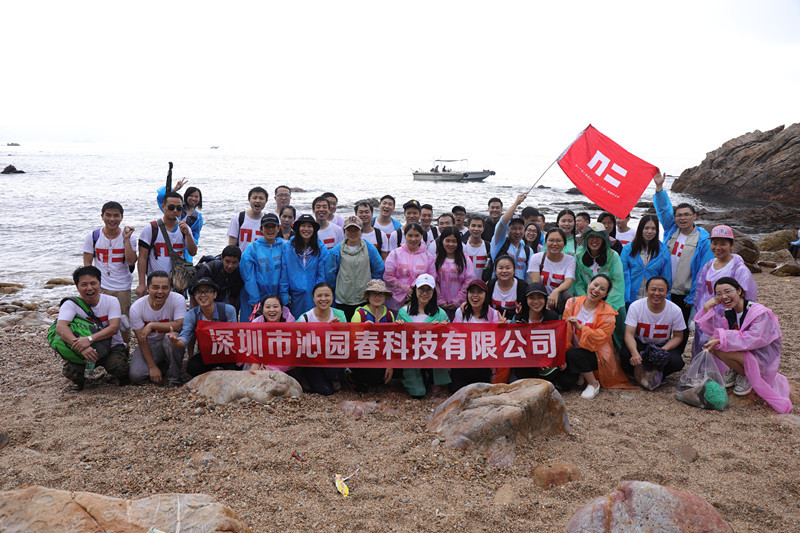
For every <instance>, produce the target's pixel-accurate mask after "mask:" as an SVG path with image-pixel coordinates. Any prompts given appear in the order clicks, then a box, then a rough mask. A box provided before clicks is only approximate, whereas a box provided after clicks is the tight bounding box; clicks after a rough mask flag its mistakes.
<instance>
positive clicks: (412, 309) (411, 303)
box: [408, 285, 439, 316]
mask: <svg viewBox="0 0 800 533" xmlns="http://www.w3.org/2000/svg"><path fill="white" fill-rule="evenodd" d="M438 301H439V298H438V296H437V294H436V287H434V288H433V296H432V297H431V301H430V302H428V304H427V305H426V306H425V314H426V315H428V316H436V313H438V312H439V304H437V303H436V302H438ZM418 312H419V298H417V286H416V285H414V286H413V287H412V290H411V294H410V295H409V297H408V314H409V315H416V314H417V313H418Z"/></svg>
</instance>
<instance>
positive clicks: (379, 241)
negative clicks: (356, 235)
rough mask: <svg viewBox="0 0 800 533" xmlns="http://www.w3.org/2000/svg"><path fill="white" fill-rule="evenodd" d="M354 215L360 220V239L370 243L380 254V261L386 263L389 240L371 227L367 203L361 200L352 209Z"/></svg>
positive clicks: (369, 208)
mask: <svg viewBox="0 0 800 533" xmlns="http://www.w3.org/2000/svg"><path fill="white" fill-rule="evenodd" d="M353 211H355V215H356V216H357V217H358V219H359V220H361V228H362V229H361V238H362V239H364V240H365V241H367V242H369V243H372V245H373V246H375V248H377V249H378V252H380V254H381V259H383V260H384V261H386V257H387V256H388V255H389V240H388V239H387V238H386V237H385V236H384V234H383V232H380V231H376V230H375V228H373V227H372V221H373V218H372V206H371V205H370V204H369V202H367V201H365V200H362V201H360V202H358V203H357V204H356V206H355V207H354V208H353Z"/></svg>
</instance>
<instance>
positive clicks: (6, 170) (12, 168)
mask: <svg viewBox="0 0 800 533" xmlns="http://www.w3.org/2000/svg"><path fill="white" fill-rule="evenodd" d="M0 174H25V171H24V170H17V167H15V166H14V165H8V166H7V167H6V168H4V169H3V172H0Z"/></svg>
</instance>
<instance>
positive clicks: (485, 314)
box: [464, 285, 491, 322]
mask: <svg viewBox="0 0 800 533" xmlns="http://www.w3.org/2000/svg"><path fill="white" fill-rule="evenodd" d="M473 289H478V290H480V291H482V292H483V295H484V296H483V305H482V306H481V314H480V316H478V318H482V319H486V318H489V300H491V298H490V297H489V292H488V291H484V290H483V288H482V287H479V286H478V285H473V286H471V287H470V288H469V289H467V305H466V309H465V310H464V322H469V319H470V318H472V304H471V303H469V291H471V290H473Z"/></svg>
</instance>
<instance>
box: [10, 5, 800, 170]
mask: <svg viewBox="0 0 800 533" xmlns="http://www.w3.org/2000/svg"><path fill="white" fill-rule="evenodd" d="M3 14H4V16H3V19H4V24H3V42H4V52H3V56H2V63H1V64H2V69H3V81H2V83H0V142H20V143H25V142H103V143H120V144H125V143H136V144H148V145H154V146H194V145H197V146H206V145H208V146H210V145H220V146H237V147H251V148H255V149H259V150H263V151H264V152H267V153H274V154H276V155H281V154H286V155H289V154H292V155H297V154H302V155H308V156H330V155H336V154H349V155H355V154H367V153H369V154H382V155H391V154H396V155H402V154H420V153H424V154H448V155H450V154H452V155H454V156H457V157H473V156H475V155H479V154H488V153H492V154H519V153H524V154H530V155H532V156H537V157H538V156H541V157H547V156H553V157H555V156H557V155H558V154H559V153H560V152H561V151H562V150H563V149H564V148H565V147H566V146H567V145H568V144H569V143H570V142H571V141H572V140H573V139H574V138H575V136H576V135H577V134H578V133H579V132H580V131H581V130H582V129H584V128H585V127H586V126H587V125H588V124H590V123H591V124H593V125H594V126H595V127H596V128H598V129H599V130H600V131H602V132H603V133H605V134H607V135H609V136H610V137H612V138H613V139H614V140H615V141H617V142H618V143H620V144H622V145H623V146H624V147H625V148H627V149H628V150H630V151H631V152H633V153H635V154H636V155H638V156H640V157H642V158H644V159H647V160H649V161H651V162H654V164H657V161H658V160H660V159H664V158H681V159H688V160H696V161H697V163H699V162H700V161H701V160H702V158H703V157H704V156H705V153H706V152H708V151H711V150H713V149H715V148H716V147H718V146H719V145H720V144H722V143H723V142H725V141H726V140H728V139H730V138H733V137H736V136H739V135H742V134H744V133H747V132H750V131H753V130H756V129H760V130H762V131H763V130H767V129H771V128H774V127H776V126H779V125H781V124H785V125H787V126H788V125H789V124H792V123H794V122H796V121H798V117H799V116H800V113H799V112H800V99H799V98H798V95H800V31H798V28H800V2H798V1H797V0H794V1H788V0H775V1H759V2H755V1H749V2H745V1H739V0H726V1H700V0H694V1H688V2H687V1H682V0H676V1H671V2H658V3H656V2H641V1H636V2H614V1H609V2H606V1H604V2H597V1H576V2H569V1H562V2H541V3H540V2H531V1H527V2H504V1H496V2H472V1H469V0H466V1H459V2H449V1H434V0H428V1H424V2H418V1H414V0H409V1H404V2H374V1H371V2H351V1H346V0H342V1H338V2H330V1H326V2H316V1H307V2H303V1H298V2H272V1H268V2H236V1H231V2H203V1H193V2H183V1H170V2H164V1H159V2H150V1H140V2H127V3H118V2H107V1H103V2H83V1H79V0H78V1H72V2H63V1H59V2H45V1H35V0H30V1H24V2H7V3H6V5H4V7H3Z"/></svg>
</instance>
